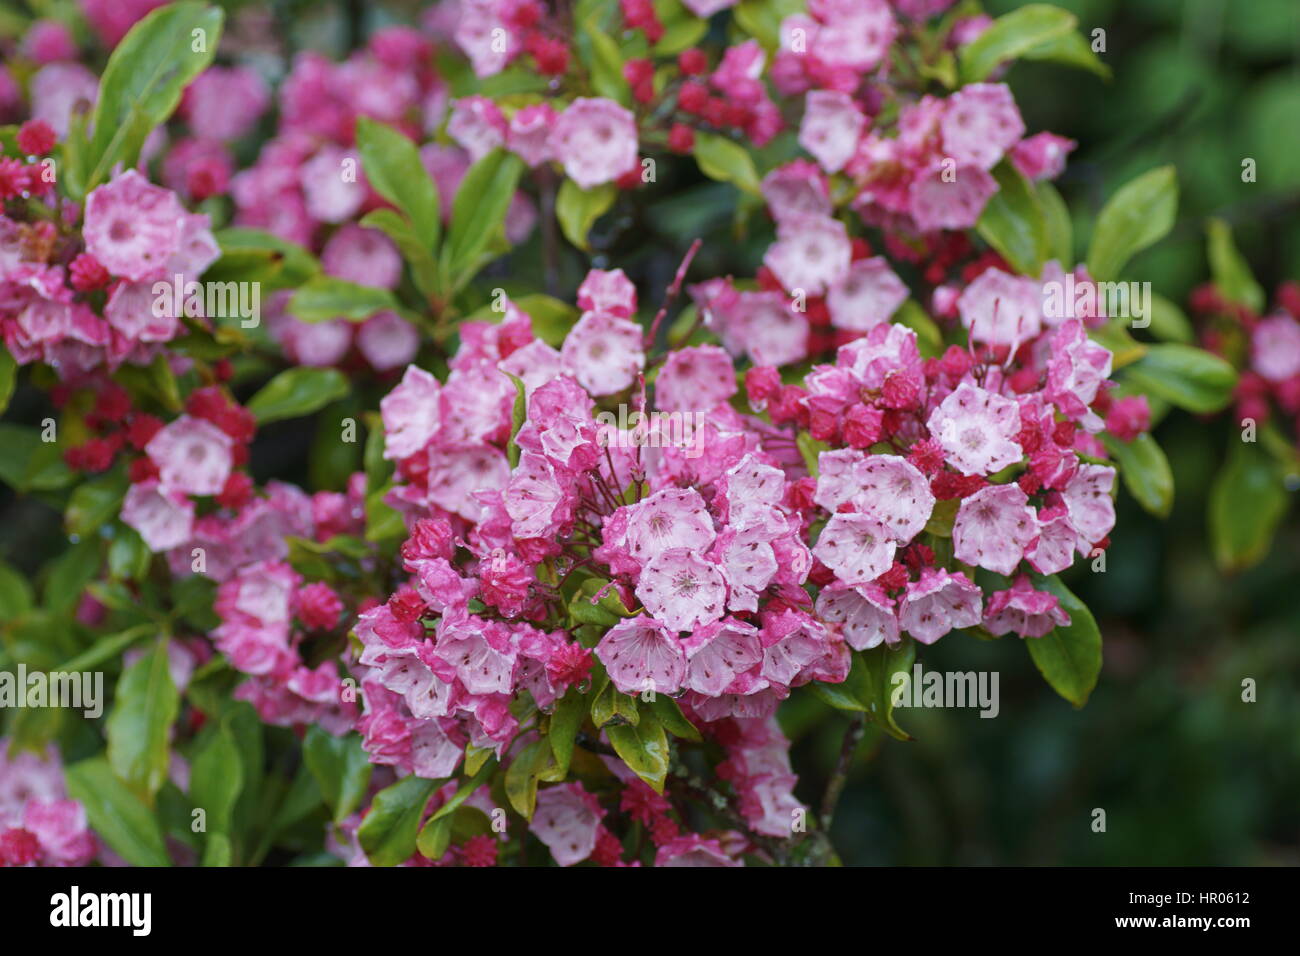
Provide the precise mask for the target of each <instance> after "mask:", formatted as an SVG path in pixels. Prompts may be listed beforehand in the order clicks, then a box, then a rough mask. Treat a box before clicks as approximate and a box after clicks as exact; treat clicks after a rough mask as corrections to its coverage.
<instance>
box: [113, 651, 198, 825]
mask: <svg viewBox="0 0 1300 956" xmlns="http://www.w3.org/2000/svg"><path fill="white" fill-rule="evenodd" d="M180 703H181V699H180V694H179V693H178V692H177V690H176V685H175V684H174V683H173V682H172V675H171V669H170V667H169V665H168V658H167V644H166V643H165V642H159V643H158V644H157V645H155V646H154V647H153V648H152V649H151V650H149V651H148V652H146V653H145V655H144V656H143V657H141V658H140V659H139V660H137V661H136V662H135V663H134V664H132V665H131V666H130V667H128V668H127V669H126V670H125V671H123V673H122V676H121V678H120V679H119V680H118V682H117V691H116V693H115V694H114V704H113V710H112V712H111V713H110V714H109V716H108V722H107V726H106V732H107V736H108V762H109V764H110V765H111V766H112V768H113V770H114V772H115V773H116V774H117V775H118V776H119V777H120V778H121V779H122V781H123V782H124V783H125V784H126V785H127V786H128V787H130V788H131V789H132V790H133V791H134V792H135V794H136V795H137V796H139V797H140V798H141V799H142V800H144V801H145V802H146V803H147V804H152V803H153V799H154V796H155V795H156V794H157V793H158V790H159V788H160V787H161V786H162V785H163V783H165V782H166V780H167V769H168V765H169V764H170V762H171V750H170V746H169V743H168V736H169V734H170V731H171V726H172V724H173V723H174V722H175V720H176V716H177V714H178V713H179V712H180Z"/></svg>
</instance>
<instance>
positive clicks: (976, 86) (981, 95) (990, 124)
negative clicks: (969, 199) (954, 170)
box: [939, 83, 1025, 169]
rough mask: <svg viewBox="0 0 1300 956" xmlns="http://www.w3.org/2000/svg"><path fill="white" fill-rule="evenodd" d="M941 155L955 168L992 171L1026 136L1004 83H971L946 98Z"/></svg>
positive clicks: (1018, 113)
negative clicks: (962, 167) (975, 168)
mask: <svg viewBox="0 0 1300 956" xmlns="http://www.w3.org/2000/svg"><path fill="white" fill-rule="evenodd" d="M939 127H940V129H941V130H942V131H943V148H944V152H945V153H946V154H947V155H948V156H951V157H952V158H953V159H955V160H957V164H958V165H963V166H964V165H967V164H969V165H972V166H979V167H980V168H981V169H992V168H993V167H994V166H996V165H997V162H998V160H999V159H1001V158H1002V156H1003V154H1004V153H1006V151H1007V150H1009V149H1010V148H1011V147H1012V146H1014V145H1015V144H1016V143H1017V142H1018V141H1019V139H1020V137H1021V136H1023V135H1024V133H1025V123H1024V120H1022V119H1021V118H1020V110H1019V109H1018V108H1017V107H1016V101H1015V98H1014V97H1013V96H1012V95H1011V90H1010V89H1009V88H1008V87H1007V85H1006V84H1005V83H971V84H969V85H967V86H963V87H962V88H961V89H960V90H958V91H957V92H956V93H954V94H953V95H952V96H950V97H948V100H947V109H946V110H945V111H944V114H943V119H941V120H940V121H939Z"/></svg>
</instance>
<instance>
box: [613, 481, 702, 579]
mask: <svg viewBox="0 0 1300 956" xmlns="http://www.w3.org/2000/svg"><path fill="white" fill-rule="evenodd" d="M626 535H627V545H628V549H629V550H630V552H631V554H632V557H633V558H635V559H636V560H637V561H639V562H640V563H641V565H642V566H644V565H645V564H647V563H648V562H650V561H652V560H653V559H654V558H656V557H658V556H659V555H660V554H662V553H663V552H665V551H668V550H670V549H672V548H685V549H688V550H690V551H694V552H697V553H701V554H702V553H703V552H705V551H707V550H708V548H709V545H711V544H712V543H713V538H714V532H713V519H711V518H710V517H709V510H708V507H707V506H706V505H705V503H704V499H703V498H701V497H700V493H699V492H698V491H696V490H695V489H694V488H665V489H663V490H662V491H656V492H655V493H654V494H653V495H651V496H650V497H649V498H646V499H644V500H642V501H639V502H637V503H636V504H634V505H632V506H630V507H629V508H628V509H627V532H626Z"/></svg>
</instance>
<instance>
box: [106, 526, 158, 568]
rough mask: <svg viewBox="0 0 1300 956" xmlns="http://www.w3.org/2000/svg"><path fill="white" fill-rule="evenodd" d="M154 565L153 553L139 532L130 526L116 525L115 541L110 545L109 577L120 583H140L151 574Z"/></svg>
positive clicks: (114, 529)
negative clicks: (151, 566) (150, 568)
mask: <svg viewBox="0 0 1300 956" xmlns="http://www.w3.org/2000/svg"><path fill="white" fill-rule="evenodd" d="M152 563H153V552H152V551H150V550H149V546H148V545H147V544H145V543H144V539H143V538H141V537H140V534H139V532H137V531H136V530H135V529H134V528H132V527H130V526H129V525H125V524H122V523H121V522H117V523H115V525H114V528H113V540H112V541H111V542H110V543H109V545H108V573H109V575H110V576H111V577H112V578H114V579H115V580H119V581H138V580H140V579H141V578H143V577H144V576H145V575H146V574H147V573H148V572H149V565H150V564H152Z"/></svg>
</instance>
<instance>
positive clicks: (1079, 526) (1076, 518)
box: [1061, 464, 1115, 555]
mask: <svg viewBox="0 0 1300 956" xmlns="http://www.w3.org/2000/svg"><path fill="white" fill-rule="evenodd" d="M1114 486H1115V469H1114V468H1111V467H1109V466H1107V465H1088V464H1083V465H1080V466H1079V470H1078V471H1076V472H1075V474H1074V477H1073V478H1071V479H1070V483H1069V484H1068V485H1066V486H1065V491H1063V492H1061V498H1062V500H1063V501H1064V502H1065V507H1066V510H1067V511H1068V512H1069V515H1070V524H1072V525H1073V526H1074V528H1075V530H1076V531H1078V532H1079V541H1078V548H1079V553H1080V554H1082V555H1088V554H1089V553H1090V551H1091V546H1092V545H1094V544H1096V543H1097V542H1099V541H1101V539H1102V538H1104V537H1106V536H1107V535H1108V534H1110V532H1111V530H1112V529H1113V528H1114V527H1115V501H1114V499H1113V498H1112V497H1111V490H1112V489H1113V488H1114Z"/></svg>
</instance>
